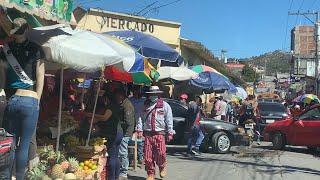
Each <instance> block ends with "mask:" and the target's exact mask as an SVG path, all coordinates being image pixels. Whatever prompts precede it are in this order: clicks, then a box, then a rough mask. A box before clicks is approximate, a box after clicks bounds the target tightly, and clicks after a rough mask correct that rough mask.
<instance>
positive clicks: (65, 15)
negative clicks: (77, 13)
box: [0, 0, 72, 22]
mask: <svg viewBox="0 0 320 180" xmlns="http://www.w3.org/2000/svg"><path fill="white" fill-rule="evenodd" d="M0 5H3V6H5V7H8V8H15V9H17V10H19V11H21V12H26V13H28V14H31V15H36V16H39V17H41V18H44V19H47V20H52V21H57V22H70V20H71V16H72V0H1V1H0Z"/></svg>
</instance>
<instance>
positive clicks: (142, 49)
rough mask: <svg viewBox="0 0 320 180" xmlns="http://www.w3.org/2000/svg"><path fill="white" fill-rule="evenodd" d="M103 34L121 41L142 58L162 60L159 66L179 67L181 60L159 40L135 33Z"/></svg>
mask: <svg viewBox="0 0 320 180" xmlns="http://www.w3.org/2000/svg"><path fill="white" fill-rule="evenodd" d="M104 34H108V35H111V36H113V37H116V38H118V39H121V40H123V41H124V42H126V43H127V44H129V45H130V46H132V47H133V48H134V49H135V50H136V51H138V52H139V53H140V54H141V55H143V56H144V57H147V58H150V59H157V60H162V62H161V66H164V65H165V66H168V65H169V66H180V65H181V63H182V62H183V58H182V57H181V56H180V54H179V53H178V52H177V51H176V50H174V49H172V48H171V47H170V46H168V45H167V44H165V43H164V42H163V41H161V40H160V39H158V38H156V37H154V36H151V35H148V34H145V33H142V32H137V31H112V32H106V33H104Z"/></svg>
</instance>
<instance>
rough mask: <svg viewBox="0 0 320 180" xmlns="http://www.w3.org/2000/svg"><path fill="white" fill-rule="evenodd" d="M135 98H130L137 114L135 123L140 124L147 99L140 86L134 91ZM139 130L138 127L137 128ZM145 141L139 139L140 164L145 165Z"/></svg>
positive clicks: (135, 87) (134, 88)
mask: <svg viewBox="0 0 320 180" xmlns="http://www.w3.org/2000/svg"><path fill="white" fill-rule="evenodd" d="M132 93H133V96H132V97H130V98H129V100H130V101H131V103H132V105H133V106H134V112H135V122H136V124H138V121H139V119H142V118H143V108H144V101H145V100H146V98H144V97H142V95H141V94H142V93H141V87H140V86H134V87H133V89H132ZM136 130H137V127H136ZM143 144H144V142H143V140H142V139H138V164H141V165H144V160H143V158H144V157H143Z"/></svg>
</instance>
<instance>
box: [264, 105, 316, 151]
mask: <svg viewBox="0 0 320 180" xmlns="http://www.w3.org/2000/svg"><path fill="white" fill-rule="evenodd" d="M263 136H264V140H266V141H271V142H272V144H273V147H274V148H275V149H278V150H279V149H284V147H285V146H286V145H296V146H307V147H308V149H311V150H316V148H317V147H320V139H319V137H320V105H315V106H312V107H311V108H310V109H308V110H305V111H303V112H302V113H300V114H299V115H298V116H295V117H287V118H286V119H285V120H284V121H277V122H275V123H271V124H268V125H267V126H266V128H265V130H264V132H263Z"/></svg>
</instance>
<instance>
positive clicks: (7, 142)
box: [0, 128, 13, 169]
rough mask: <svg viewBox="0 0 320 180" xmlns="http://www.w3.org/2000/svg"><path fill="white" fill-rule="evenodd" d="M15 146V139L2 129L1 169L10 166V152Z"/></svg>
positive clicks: (0, 131)
mask: <svg viewBox="0 0 320 180" xmlns="http://www.w3.org/2000/svg"><path fill="white" fill-rule="evenodd" d="M12 145H13V137H12V136H11V135H9V134H8V133H7V132H6V131H5V130H4V129H3V128H0V169H3V168H7V167H8V166H9V160H10V151H11V149H12Z"/></svg>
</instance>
